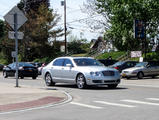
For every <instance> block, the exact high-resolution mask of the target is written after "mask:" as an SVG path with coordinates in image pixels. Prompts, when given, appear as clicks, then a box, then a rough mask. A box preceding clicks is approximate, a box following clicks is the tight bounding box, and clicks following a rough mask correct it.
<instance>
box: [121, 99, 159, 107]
mask: <svg viewBox="0 0 159 120" xmlns="http://www.w3.org/2000/svg"><path fill="white" fill-rule="evenodd" d="M121 101H124V102H130V103H138V104H146V105H156V106H158V105H159V104H158V103H152V102H144V101H138V100H121Z"/></svg>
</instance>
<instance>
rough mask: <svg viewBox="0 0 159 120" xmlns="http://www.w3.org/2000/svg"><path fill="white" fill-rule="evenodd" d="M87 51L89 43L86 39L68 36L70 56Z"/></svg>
mask: <svg viewBox="0 0 159 120" xmlns="http://www.w3.org/2000/svg"><path fill="white" fill-rule="evenodd" d="M88 49H89V43H88V42H87V40H86V39H78V38H77V37H76V36H70V37H69V42H68V52H69V53H72V54H80V53H86V52H88Z"/></svg>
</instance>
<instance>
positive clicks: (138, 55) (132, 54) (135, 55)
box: [131, 51, 142, 57]
mask: <svg viewBox="0 0 159 120" xmlns="http://www.w3.org/2000/svg"><path fill="white" fill-rule="evenodd" d="M141 56H142V52H141V51H131V57H141Z"/></svg>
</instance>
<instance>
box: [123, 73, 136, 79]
mask: <svg viewBox="0 0 159 120" xmlns="http://www.w3.org/2000/svg"><path fill="white" fill-rule="evenodd" d="M121 76H122V77H123V78H126V77H136V76H137V74H136V73H134V74H133V73H121Z"/></svg>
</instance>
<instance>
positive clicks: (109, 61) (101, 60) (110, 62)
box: [97, 59, 117, 66]
mask: <svg viewBox="0 0 159 120" xmlns="http://www.w3.org/2000/svg"><path fill="white" fill-rule="evenodd" d="M97 60H98V61H99V62H101V63H103V64H104V65H105V66H110V65H113V64H114V63H116V62H117V60H109V59H97Z"/></svg>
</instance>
